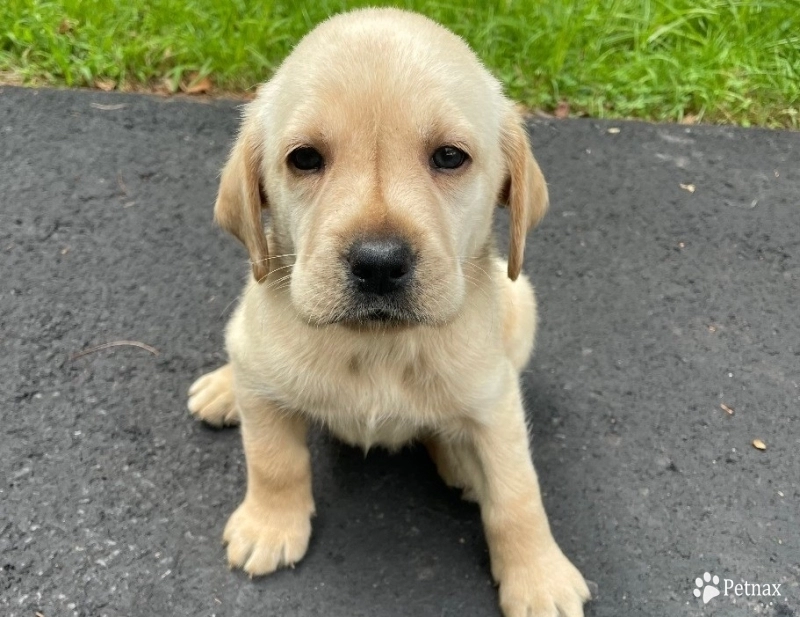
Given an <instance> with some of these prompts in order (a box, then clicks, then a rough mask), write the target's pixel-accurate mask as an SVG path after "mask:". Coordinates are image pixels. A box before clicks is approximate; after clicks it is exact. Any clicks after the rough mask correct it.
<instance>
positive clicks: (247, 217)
mask: <svg viewBox="0 0 800 617" xmlns="http://www.w3.org/2000/svg"><path fill="white" fill-rule="evenodd" d="M261 150H262V147H261V140H259V139H258V135H257V132H256V123H255V121H254V119H253V118H252V116H250V115H249V114H248V113H247V112H245V118H244V121H243V123H242V128H241V130H240V131H239V137H238V139H237V140H236V143H235V144H234V146H233V149H232V150H231V153H230V156H229V157H228V162H227V163H225V168H224V169H223V170H222V178H221V179H220V183H219V193H218V194H217V203H216V204H215V206H214V220H215V221H216V222H217V224H218V225H219V226H220V227H222V228H223V229H224V230H226V231H229V232H230V233H232V234H233V235H234V236H236V237H237V238H239V240H240V241H241V242H242V244H244V245H245V247H246V248H247V252H248V253H249V254H250V262H251V264H252V266H253V276H254V277H255V279H256V281H257V282H259V283H260V282H261V281H263V280H264V279H265V278H266V276H267V275H268V274H269V248H268V246H267V237H266V235H265V234H264V228H263V226H262V223H261V210H262V208H266V207H267V200H266V195H265V194H264V191H263V188H262V185H261V157H262V153H261Z"/></svg>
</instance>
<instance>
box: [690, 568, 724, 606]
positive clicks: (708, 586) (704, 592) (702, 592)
mask: <svg viewBox="0 0 800 617" xmlns="http://www.w3.org/2000/svg"><path fill="white" fill-rule="evenodd" d="M694 585H695V587H697V589H695V590H694V591H693V592H692V593H694V597H695V598H699V597H700V596H702V597H703V604H708V603H709V602H711V600H713V599H714V598H716V597H717V596H718V595H719V588H718V587H717V585H719V576H717V575H714V576H713V577H712V576H711V574H709V573H708V572H705V573H704V574H703V578H700V577H699V576H698V577H697V578H696V579H694Z"/></svg>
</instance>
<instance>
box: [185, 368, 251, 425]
mask: <svg viewBox="0 0 800 617" xmlns="http://www.w3.org/2000/svg"><path fill="white" fill-rule="evenodd" d="M188 407H189V411H191V412H192V415H193V416H194V417H195V418H197V419H198V420H202V421H203V422H206V423H208V424H210V425H212V426H218V427H220V426H233V425H235V424H239V413H238V412H237V410H236V400H235V398H234V396H233V372H232V370H231V365H230V364H226V365H224V366H221V367H220V368H218V369H217V370H216V371H212V372H210V373H206V374H205V375H203V376H202V377H201V378H200V379H198V380H197V381H195V382H194V383H193V384H192V385H191V387H190V388H189V404H188Z"/></svg>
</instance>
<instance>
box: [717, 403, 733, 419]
mask: <svg viewBox="0 0 800 617" xmlns="http://www.w3.org/2000/svg"><path fill="white" fill-rule="evenodd" d="M719 408H720V409H721V410H722V411H724V412H725V413H726V414H728V415H729V416H732V415H733V408H732V407H728V406H727V405H726V404H725V403H720V404H719Z"/></svg>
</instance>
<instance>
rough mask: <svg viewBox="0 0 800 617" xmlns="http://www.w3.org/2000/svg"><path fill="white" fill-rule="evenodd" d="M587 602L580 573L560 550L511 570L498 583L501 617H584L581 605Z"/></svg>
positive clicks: (587, 591) (586, 588)
mask: <svg viewBox="0 0 800 617" xmlns="http://www.w3.org/2000/svg"><path fill="white" fill-rule="evenodd" d="M590 599H591V595H590V593H589V588H588V587H587V585H586V582H585V581H584V580H583V577H582V576H581V574H580V572H578V570H577V568H575V566H573V565H572V564H571V563H570V561H569V560H568V559H567V558H566V557H564V555H563V554H562V553H561V551H560V550H559V551H558V552H557V554H551V555H549V556H546V557H544V558H542V559H539V560H537V561H536V562H534V563H532V564H528V565H527V566H525V567H522V568H513V569H510V570H509V571H508V572H506V573H504V576H503V577H502V578H501V580H500V607H501V608H502V610H503V615H504V617H583V604H584V602H587V601H588V600H590Z"/></svg>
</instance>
